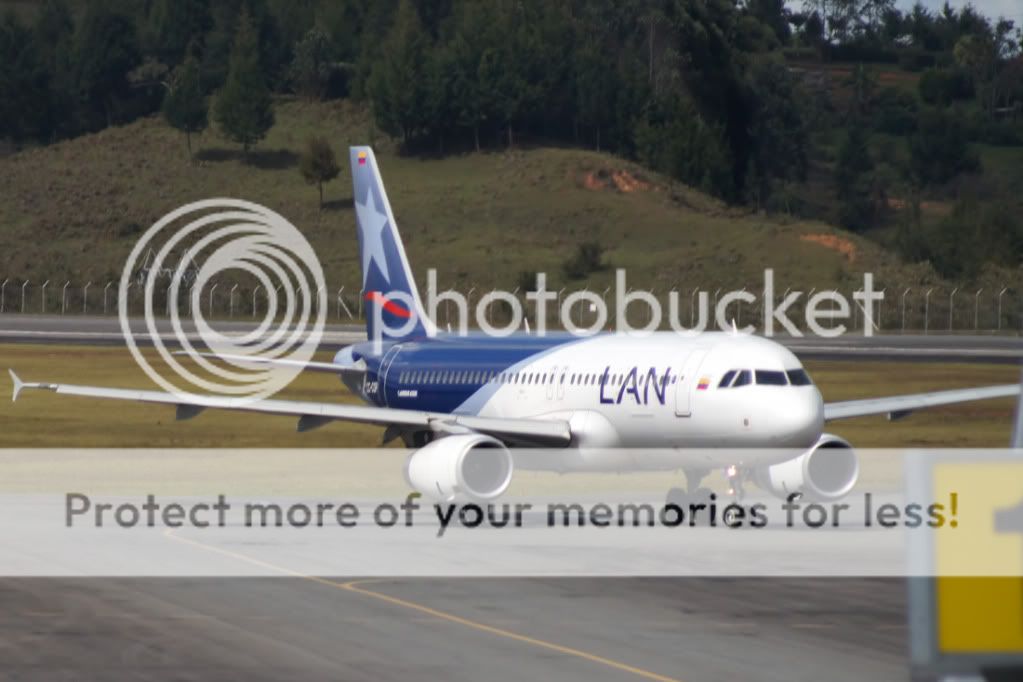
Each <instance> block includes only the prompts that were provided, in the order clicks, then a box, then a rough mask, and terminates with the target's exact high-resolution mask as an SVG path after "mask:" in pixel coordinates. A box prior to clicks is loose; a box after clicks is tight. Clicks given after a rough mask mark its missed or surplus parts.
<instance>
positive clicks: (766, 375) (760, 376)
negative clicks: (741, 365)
mask: <svg viewBox="0 0 1023 682" xmlns="http://www.w3.org/2000/svg"><path fill="white" fill-rule="evenodd" d="M756 376H757V385H759V386H788V383H789V380H788V379H787V378H786V377H785V372H775V371H772V370H768V369H758V370H757V371H756Z"/></svg>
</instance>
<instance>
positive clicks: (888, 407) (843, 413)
mask: <svg viewBox="0 0 1023 682" xmlns="http://www.w3.org/2000/svg"><path fill="white" fill-rule="evenodd" d="M1019 394H1020V385H1019V384H1002V385H1000V386H985V387H983V388H959V389H954V390H951V391H934V392H931V393H913V394H910V395H896V396H891V397H888V398H866V399H863V400H844V401H842V402H838V403H825V405H824V420H825V421H834V420H836V419H850V418H852V417H866V416H869V415H873V414H887V415H888V418H889V419H892V420H894V419H901V418H902V417H905V416H906V415H908V414H910V413H912V412H915V411H916V410H921V409H924V408H927V407H937V406H939V405H953V404H955V403H968V402H972V401H974V400H989V399H991V398H1012V397H1016V396H1018V395H1019Z"/></svg>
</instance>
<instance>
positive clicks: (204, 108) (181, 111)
mask: <svg viewBox="0 0 1023 682" xmlns="http://www.w3.org/2000/svg"><path fill="white" fill-rule="evenodd" d="M208 109H209V106H208V104H207V103H206V98H205V97H204V96H203V92H202V82H201V78H200V73H199V60H198V59H197V58H196V57H195V55H194V54H190V55H188V57H186V58H185V61H184V62H182V64H181V66H179V67H178V68H177V69H176V70H175V72H174V78H173V80H172V82H171V85H170V89H169V90H168V91H167V95H166V96H165V97H164V98H163V117H164V119H166V121H167V123H168V124H170V126H171V127H172V128H176V129H177V130H180V131H181V132H183V133H185V141H186V143H187V144H188V157H189V158H190V159H191V158H192V133H201V132H202V131H204V130H206V126H207V125H208V124H209V118H208V115H207V114H208Z"/></svg>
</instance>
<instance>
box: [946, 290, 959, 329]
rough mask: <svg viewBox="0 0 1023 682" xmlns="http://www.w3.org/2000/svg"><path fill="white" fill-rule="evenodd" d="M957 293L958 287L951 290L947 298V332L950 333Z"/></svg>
mask: <svg viewBox="0 0 1023 682" xmlns="http://www.w3.org/2000/svg"><path fill="white" fill-rule="evenodd" d="M957 291H959V287H956V288H955V289H953V290H952V293H951V294H950V295H949V297H948V330H949V331H952V315H953V313H955V300H956V292H957Z"/></svg>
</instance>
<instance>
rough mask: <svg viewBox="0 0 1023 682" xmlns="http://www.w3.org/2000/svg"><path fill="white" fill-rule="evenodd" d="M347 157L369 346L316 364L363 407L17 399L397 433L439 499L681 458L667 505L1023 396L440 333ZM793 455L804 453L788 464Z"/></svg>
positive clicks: (356, 160) (824, 491)
mask: <svg viewBox="0 0 1023 682" xmlns="http://www.w3.org/2000/svg"><path fill="white" fill-rule="evenodd" d="M350 160H351V168H352V177H353V184H354V206H355V213H356V222H357V225H358V237H359V253H360V262H361V266H362V276H363V291H364V294H363V295H364V299H365V305H366V312H367V314H366V317H367V334H368V338H369V339H370V340H369V341H367V342H364V343H357V344H355V345H352V346H350V347H348V348H345V349H343V350H342V351H341V352H340V353H338V354H337V356H336V357H335V358H334V361H333V362H331V363H322V362H320V363H308V364H306V365H305V366H304V368H305V369H307V370H310V371H325V372H331V373H336V374H338V375H339V376H340V377H341V379H342V381H344V383H345V384H346V385H347V386H348V387H349V388H350V389H351V390H352V391H354V392H355V393H356V394H357V395H359V396H360V397H361V398H362V399H363V400H364V401H365V402H366V403H367V405H365V406H355V405H343V404H339V403H310V402H296V401H287V400H277V399H272V400H262V401H257V402H246V401H243V400H239V399H236V398H227V397H222V396H199V397H197V396H181V395H175V394H171V393H163V392H159V391H137V390H126V389H116V388H103V387H95V386H75V385H69V384H49V383H25V382H22V381H21V380H20V379H19V378H18V377H17V376H15V375H14V373H13V372H11V376H12V378H13V380H14V396H15V398H17V396H18V394H19V393H20V392H21V390H22V389H25V388H36V389H46V390H51V391H55V392H57V393H62V394H68V395H78V396H86V397H92V398H111V399H122V400H135V401H145V402H156V403H165V404H170V405H175V406H177V409H178V416H179V418H182V419H185V418H190V417H193V416H195V415H196V414H198V413H199V412H201V411H203V410H204V409H233V410H240V411H245V412H259V413H266V414H281V415H291V416H293V417H298V420H299V421H298V428H299V430H308V429H312V428H317V427H319V426H323V425H325V424H328V423H330V422H332V421H354V422H362V423H372V424H378V425H380V426H382V427H384V428H385V435H384V440H385V442H386V441H389V440H393V439H395V438H401V439H402V440H403V441H404V442H405V444H406V445H408V446H409V447H413V448H417V449H416V450H415V451H414V452H413V453H412V455H411V456H410V457H409V460H408V464H407V467H406V471H405V474H406V478H407V480H408V481H409V483H410V484H411V485H412V486H413V487H414V488H415V489H416V490H418V491H419V492H421V493H423V494H424V495H428V496H430V497H433V498H435V499H445V500H446V499H465V498H469V499H474V500H482V501H486V500H492V499H494V498H496V497H498V496H499V495H501V494H502V493H504V491H505V490H506V489H507V487H508V485H509V483H510V481H511V478H512V475H513V471H514V469H515V468H516V467H519V468H536V469H549V470H557V471H565V472H568V471H630V470H637V469H660V470H677V469H681V470H684V471H685V473H686V478H687V482H688V491H685V492H684V491H682V490H680V489H673V490H672V491H671V492H670V493H669V499H670V500H672V501H674V502H676V503H685V501H686V500H692V499H694V496H697V495H700V494H706V491H704V490H702V489H699V484H700V480H701V479H702V478H703V476H704V475H705V474H706V473H707V472H708V471H710V470H711V469H714V468H723V469H725V470H726V472H727V474H728V476H729V478H730V481H731V483H732V488H733V492H734V493H735V494H737V495H738V494H741V491H742V484H743V482H745V481H747V480H753V481H755V482H756V483H757V484H759V485H760V486H761V487H763V488H765V489H767V490H769V491H770V492H772V493H775V494H777V495H781V496H785V495H787V494H789V493H791V492H795V491H801V492H803V493H805V494H806V495H808V496H811V497H814V498H817V499H824V500H830V499H838V498H840V497H842V496H844V495H845V494H847V493H848V492H849V491H850V489H851V488H852V487H853V485H855V482H856V479H857V475H858V469H859V468H858V464H857V458H856V455H855V453H854V452H853V450H852V448H851V446H850V444H849V443H847V442H846V441H844V440H843V439H841V438H838V437H837V436H832V435H829V434H826V433H824V431H823V429H824V424H825V422H827V421H830V420H834V419H842V418H849V417H859V416H864V415H872V414H889V415H890V416H903V415H905V414H908V413H909V412H912V411H914V410H917V409H922V408H925V407H931V406H935V405H945V404H950V403H957V402H965V401H971V400H981V399H986V398H997V397H1007V396H1015V395H1018V394H1019V392H1020V387H1019V386H1018V385H1016V384H1008V385H1001V386H990V387H986V388H975V389H962V390H952V391H940V392H935V393H926V394H915V395H907V396H897V397H890V398H878V399H868V400H855V401H848V402H841V403H830V404H829V403H825V402H824V401H823V400H822V398H821V394H820V392H819V391H818V390H817V388H816V386H814V385H813V383H812V381H811V380H810V378H809V376H808V375H807V373H806V371H805V370H804V369H803V367H802V365H801V363H800V362H799V359H798V358H797V357H796V356H795V355H793V354H792V353H791V352H790V351H789V350H788V349H786V348H784V347H783V346H781V345H779V344H777V343H774V342H773V341H771V340H769V339H765V338H760V337H756V336H747V335H739V334H731V333H716V332H715V333H704V334H700V335H693V336H682V335H679V334H676V333H674V332H659V333H653V334H646V335H643V336H630V335H617V334H599V335H595V336H589V337H577V336H572V335H567V334H566V335H547V336H534V335H530V334H515V335H512V336H507V337H492V336H486V335H482V334H479V335H469V336H459V335H450V334H439V333H438V332H437V330H436V328H435V326H434V323H433V321H431V320H430V319H429V318H428V317H427V315H426V314H425V311H424V310H423V305H422V302H421V299H420V296H419V292H418V290H417V288H416V285H415V280H414V278H413V275H412V270H411V268H410V266H409V261H408V257H407V256H406V253H405V249H404V246H403V245H402V241H401V237H400V236H399V233H398V229H397V224H396V222H395V218H394V213H393V211H392V210H391V205H390V202H389V201H388V198H387V193H386V191H385V190H384V186H383V182H382V180H381V176H380V170H379V168H378V166H377V162H376V158H375V156H374V154H373V151H372V149H370V148H369V147H352V148H351V149H350ZM274 362H275V361H273V360H267V361H266V363H268V364H273V363H274ZM513 447H514V448H516V449H515V451H514V452H515V454H514V456H513V455H512V448H513ZM522 448H525V449H522ZM530 448H534V449H533V450H532V451H531V450H530ZM535 448H543V449H542V450H540V449H535ZM782 448H784V449H788V450H787V451H788V452H789V453H791V454H790V455H788V458H787V459H785V460H783V461H778V459H777V457H778V455H777V454H776V453H777V452H779V450H778V449H782ZM697 449H699V450H697ZM793 449H794V451H793ZM645 452H646V453H649V454H645ZM531 453H532V454H531Z"/></svg>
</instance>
